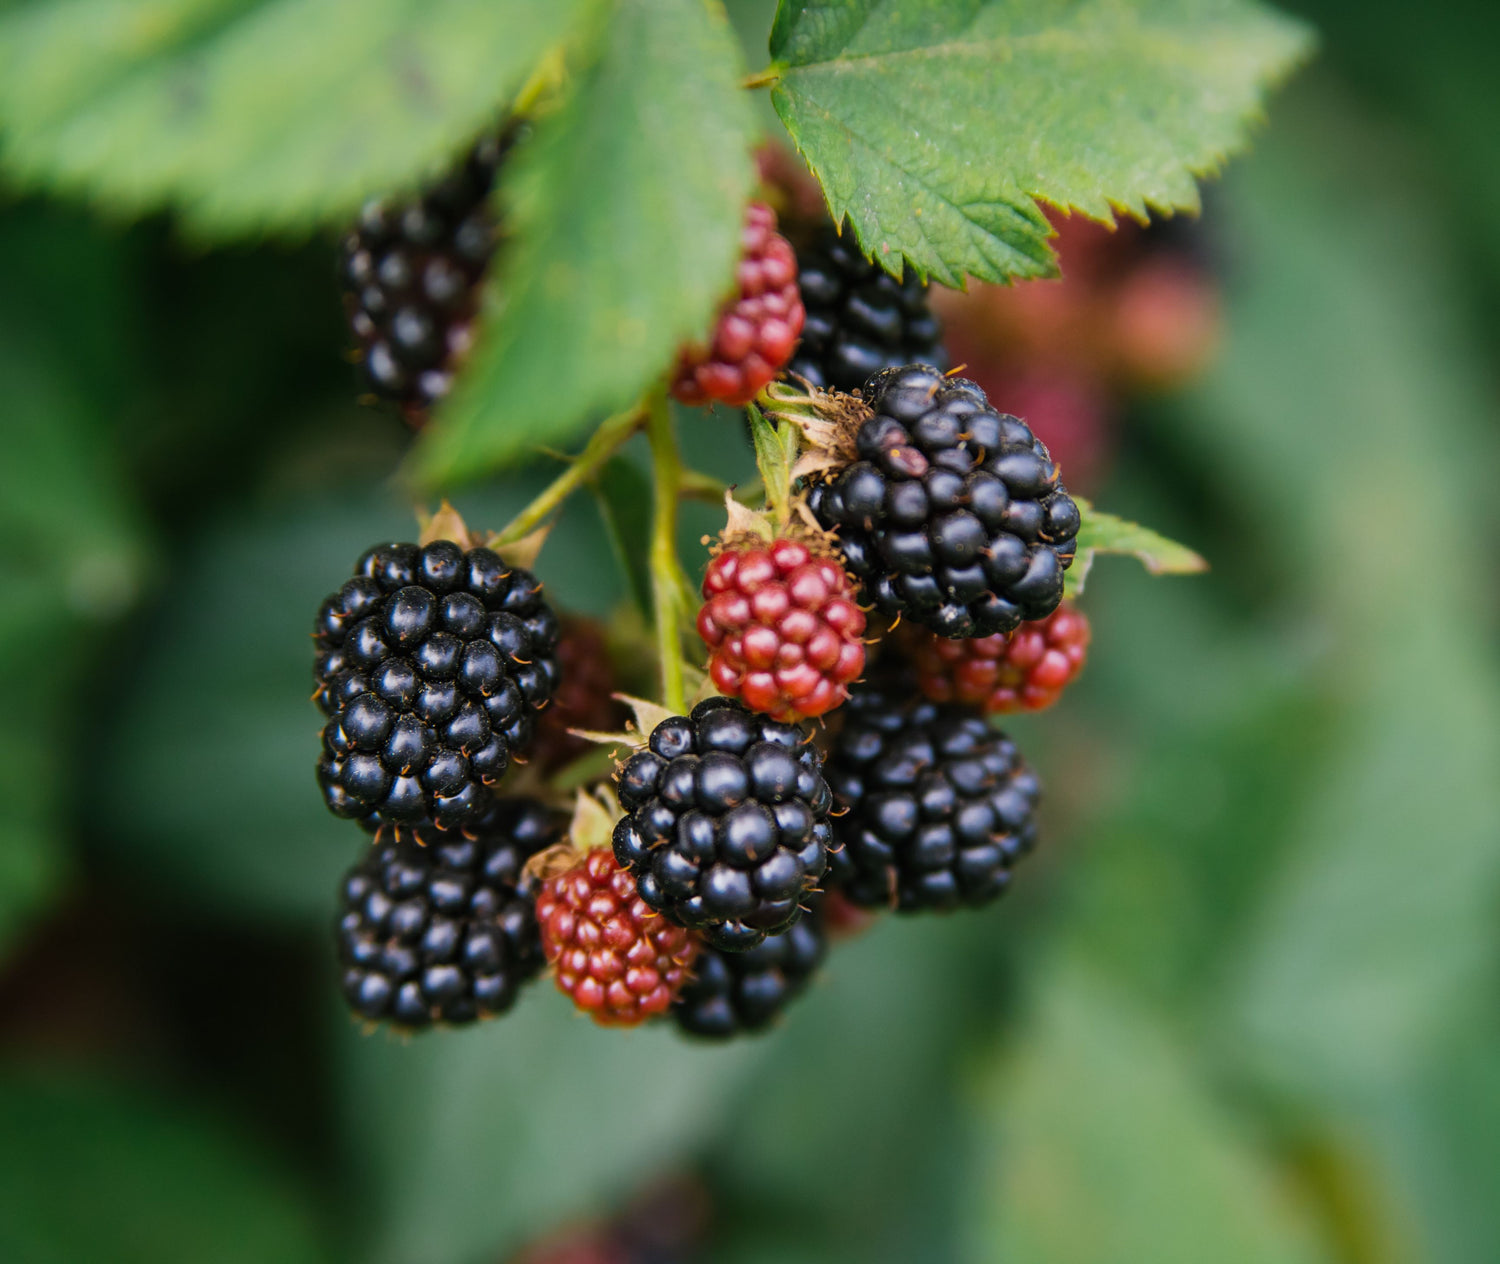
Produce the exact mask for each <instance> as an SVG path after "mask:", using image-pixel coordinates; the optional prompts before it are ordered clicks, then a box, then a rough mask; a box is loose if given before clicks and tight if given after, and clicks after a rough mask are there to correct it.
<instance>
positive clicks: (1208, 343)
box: [1111, 254, 1221, 390]
mask: <svg viewBox="0 0 1500 1264" xmlns="http://www.w3.org/2000/svg"><path fill="white" fill-rule="evenodd" d="M1220 325H1221V313H1220V303H1219V292H1218V287H1217V286H1216V285H1215V284H1214V283H1213V280H1212V279H1211V278H1210V277H1208V276H1206V275H1204V272H1203V270H1202V269H1201V268H1199V267H1198V266H1196V265H1195V264H1194V263H1193V262H1192V261H1191V260H1188V259H1181V258H1174V257H1173V256H1172V255H1170V254H1162V255H1156V256H1153V257H1151V258H1148V259H1145V260H1143V261H1142V262H1141V263H1140V265H1139V266H1137V267H1136V268H1134V269H1133V270H1132V271H1131V272H1130V273H1129V275H1127V276H1126V277H1125V278H1124V279H1123V280H1122V281H1121V282H1120V284H1119V286H1118V287H1117V288H1116V289H1115V292H1114V319H1113V329H1112V335H1111V341H1112V342H1113V345H1114V351H1115V364H1116V366H1117V368H1118V371H1119V375H1120V377H1121V379H1122V380H1123V381H1124V382H1125V383H1126V384H1127V385H1129V386H1134V387H1138V388H1141V389H1146V390H1170V389H1171V388H1172V387H1174V386H1180V385H1182V384H1183V383H1184V382H1187V381H1190V380H1191V379H1192V378H1193V377H1194V376H1196V375H1197V374H1198V373H1200V372H1202V370H1203V369H1204V368H1206V367H1207V366H1208V364H1209V362H1210V361H1211V360H1212V359H1213V355H1214V352H1215V351H1216V350H1217V349H1218V345H1219V337H1220Z"/></svg>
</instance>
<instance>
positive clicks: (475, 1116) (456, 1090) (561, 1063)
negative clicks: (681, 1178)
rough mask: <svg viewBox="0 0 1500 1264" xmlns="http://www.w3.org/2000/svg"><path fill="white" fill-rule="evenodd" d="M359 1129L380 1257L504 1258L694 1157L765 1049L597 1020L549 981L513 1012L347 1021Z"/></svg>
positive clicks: (375, 1251) (415, 1260) (353, 1137)
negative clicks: (448, 1028) (455, 1026)
mask: <svg viewBox="0 0 1500 1264" xmlns="http://www.w3.org/2000/svg"><path fill="white" fill-rule="evenodd" d="M348 1030H349V1031H350V1039H349V1040H348V1041H347V1042H346V1044H345V1051H344V1052H345V1056H346V1058H347V1060H348V1075H347V1076H346V1077H345V1084H344V1088H345V1093H346V1100H345V1111H344V1117H345V1124H346V1128H347V1135H348V1141H349V1150H350V1153H352V1154H353V1155H354V1156H356V1160H357V1162H358V1164H359V1167H360V1177H359V1181H358V1185H357V1188H358V1190H359V1192H360V1196H361V1199H362V1200H363V1203H364V1209H363V1216H362V1223H364V1224H366V1225H368V1226H369V1229H370V1237H371V1242H370V1254H369V1258H370V1260H371V1261H372V1264H385V1262H386V1261H389V1262H390V1264H464V1262H465V1261H471V1260H480V1259H503V1258H506V1255H507V1252H508V1251H509V1250H512V1249H514V1248H515V1247H516V1246H517V1245H519V1243H521V1242H522V1241H524V1240H525V1239H527V1238H529V1237H532V1236H534V1235H536V1234H539V1233H541V1232H542V1231H544V1230H547V1229H550V1228H553V1227H555V1226H556V1225H557V1224H558V1223H559V1222H561V1221H562V1220H564V1219H566V1218H568V1217H576V1216H581V1215H585V1214H594V1213H597V1212H598V1211H599V1210H600V1209H601V1208H603V1207H604V1206H606V1205H608V1203H609V1202H611V1201H614V1200H618V1199H621V1198H623V1197H624V1196H625V1195H627V1194H629V1193H631V1192H633V1191H634V1190H635V1188H636V1187H637V1186H638V1185H639V1184H640V1183H641V1181H642V1180H643V1179H644V1178H647V1177H649V1176H650V1175H652V1174H654V1173H656V1172H659V1171H661V1170H662V1169H663V1168H668V1167H670V1166H672V1165H673V1164H674V1163H675V1162H678V1161H682V1160H685V1159H687V1158H688V1157H690V1156H691V1155H692V1153H693V1152H694V1151H695V1150H696V1149H697V1147H698V1146H699V1145H700V1144H701V1142H702V1140H703V1138H704V1137H705V1135H707V1134H708V1133H709V1132H710V1131H711V1130H712V1129H714V1128H715V1127H716V1126H718V1124H719V1123H720V1121H721V1118H722V1112H723V1108H724V1103H725V1101H726V1100H727V1099H728V1097H729V1096H730V1094H731V1092H732V1089H733V1086H734V1085H735V1084H736V1083H737V1082H738V1081H739V1080H740V1079H741V1078H742V1077H743V1075H744V1073H745V1070H746V1069H747V1067H748V1066H750V1065H751V1064H753V1063H754V1062H755V1061H756V1060H757V1058H758V1057H759V1056H760V1054H761V1050H760V1049H759V1048H758V1047H757V1046H755V1045H753V1044H743V1045H740V1046H738V1047H732V1048H703V1047H699V1046H694V1045H689V1044H688V1043H686V1042H685V1041H684V1040H683V1039H682V1038H681V1037H680V1036H678V1035H677V1033H676V1031H675V1029H674V1028H672V1027H671V1026H670V1025H666V1026H653V1027H647V1028H642V1029H639V1030H635V1031H624V1032H622V1031H618V1030H607V1029H604V1028H600V1027H597V1026H595V1025H594V1024H593V1023H592V1022H590V1021H589V1020H588V1019H587V1018H585V1017H584V1016H583V1015H581V1014H579V1013H578V1012H577V1011H576V1010H574V1009H573V1008H572V1006H571V1005H570V1004H569V1003H568V1002H567V1001H566V1000H565V999H564V998H563V997H562V996H560V995H559V994H558V993H557V991H556V989H555V988H553V987H552V985H551V984H550V982H548V981H547V980H545V979H543V980H541V981H540V982H538V983H536V984H534V985H533V986H532V989H531V990H530V991H529V992H528V993H526V994H524V995H523V997H522V999H521V1002H520V1004H519V1005H518V1007H517V1009H516V1012H515V1013H513V1014H511V1015H509V1016H507V1017H506V1018H505V1019H503V1020H502V1021H500V1022H497V1023H491V1024H486V1025H484V1026H481V1027H479V1028H477V1029H472V1030H468V1031H463V1032H450V1033H442V1032H437V1033H432V1034H430V1035H425V1036H421V1037H417V1038H414V1039H412V1040H410V1041H407V1042H397V1041H395V1040H392V1039H390V1038H389V1037H386V1036H384V1035H374V1036H370V1037H367V1038H361V1037H358V1036H356V1035H355V1034H354V1033H353V1029H352V1026H351V1027H348Z"/></svg>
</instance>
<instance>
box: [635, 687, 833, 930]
mask: <svg viewBox="0 0 1500 1264" xmlns="http://www.w3.org/2000/svg"><path fill="white" fill-rule="evenodd" d="M821 769H822V757H821V756H820V755H819V754H818V752H817V750H816V749H815V748H814V747H813V746H812V745H811V743H810V742H809V741H808V738H807V735H806V734H805V733H803V731H802V730H801V729H800V728H797V727H795V726H794V725H790V724H779V723H777V722H776V721H775V720H771V719H769V718H767V717H766V716H763V715H757V714H756V713H755V712H753V711H750V710H748V709H747V708H746V707H745V706H744V705H743V704H741V703H739V702H736V701H734V700H733V699H731V698H709V699H707V700H706V701H704V702H700V703H699V704H698V705H697V706H696V707H694V708H693V712H692V714H691V715H690V716H680V715H679V716H673V717H672V718H670V719H667V720H663V721H662V722H661V723H660V724H658V725H657V726H656V728H655V729H654V730H653V731H652V733H651V740H650V742H649V743H648V746H647V749H645V750H642V751H639V752H637V753H636V754H635V755H632V756H631V757H630V759H628V760H627V761H626V762H625V765H624V766H623V767H622V768H621V769H620V773H619V778H618V781H619V791H620V803H621V805H622V806H623V807H624V809H625V811H626V813H627V815H625V816H624V817H622V818H621V819H620V821H619V823H618V824H617V825H616V826H615V833H614V846H615V857H616V859H618V860H619V862H620V864H621V865H622V866H623V867H624V868H626V869H629V870H630V872H631V873H632V874H633V875H634V876H635V880H636V889H637V890H638V891H639V892H640V896H641V898H642V899H643V900H645V902H646V904H647V905H648V906H649V907H651V908H653V909H655V910H656V911H657V912H659V913H661V914H662V915H663V916H665V917H666V918H667V919H668V920H670V921H672V922H674V923H676V924H677V925H679V926H686V927H689V928H690V929H694V930H697V931H698V932H699V933H700V934H701V935H702V936H703V939H704V940H705V942H707V943H708V944H710V945H712V946H713V947H716V948H723V949H726V950H727V951H730V952H742V951H744V950H745V949H747V948H752V947H754V946H755V945H756V944H758V943H760V942H761V941H762V940H763V939H765V937H766V936H767V935H774V934H776V933H777V932H779V931H782V930H785V929H786V928H787V927H788V926H790V925H791V924H792V923H793V922H795V921H796V920H797V918H798V916H799V915H800V914H801V911H802V908H801V905H802V902H803V901H804V900H805V899H806V897H807V895H808V893H809V892H810V891H811V890H812V888H813V887H814V885H815V884H816V883H817V881H818V879H819V878H821V877H822V876H823V872H824V869H825V868H826V867H827V863H828V839H829V826H828V808H829V805H830V803H831V801H832V800H831V798H830V796H829V793H828V785H827V783H826V782H824V780H823V776H822V771H821Z"/></svg>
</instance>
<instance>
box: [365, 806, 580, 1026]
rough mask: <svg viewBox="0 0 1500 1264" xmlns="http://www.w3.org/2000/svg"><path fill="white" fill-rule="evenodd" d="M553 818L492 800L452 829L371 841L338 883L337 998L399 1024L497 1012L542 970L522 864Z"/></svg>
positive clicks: (547, 837) (550, 834)
mask: <svg viewBox="0 0 1500 1264" xmlns="http://www.w3.org/2000/svg"><path fill="white" fill-rule="evenodd" d="M563 824H564V820H563V819H562V818H561V817H559V816H558V815H557V814H555V813H553V812H551V811H549V810H548V809H546V808H544V807H542V806H541V805H540V804H538V803H535V802H532V801H531V800H526V799H499V800H495V801H493V802H492V803H491V804H490V805H489V807H488V808H487V809H486V811H485V813H484V815H483V816H482V817H480V818H479V819H478V820H476V821H474V822H473V823H472V824H471V825H469V826H467V827H465V828H464V829H463V830H462V831H458V830H453V831H449V832H447V833H439V832H437V831H435V830H432V829H429V828H427V827H422V828H419V829H417V830H414V831H412V832H410V833H404V834H402V835H400V836H397V835H396V834H395V833H394V831H392V832H390V833H389V834H384V833H383V834H382V835H381V836H380V837H378V838H377V839H376V843H375V846H374V847H373V848H371V849H370V851H369V852H367V853H366V855H365V857H364V859H362V860H361V861H360V863H359V864H358V865H356V866H355V867H354V868H353V869H351V870H350V871H349V873H348V874H347V875H346V876H345V878H344V886H343V914H342V917H341V918H340V920H339V924H338V943H339V960H340V962H341V963H342V965H343V969H344V979H343V990H344V998H345V1000H347V1001H348V1003H349V1008H350V1009H351V1010H353V1012H354V1013H355V1014H356V1015H357V1016H358V1017H360V1018H364V1019H368V1020H369V1021H371V1022H388V1023H391V1024H393V1025H394V1026H397V1027H402V1028H412V1029H414V1028H421V1027H428V1026H431V1025H432V1024H433V1023H470V1022H473V1021H475V1020H476V1019H480V1018H491V1017H494V1016H495V1015H497V1014H503V1013H504V1012H505V1011H506V1010H508V1009H509V1008H510V1007H511V1005H512V1003H513V1002H514V1001H515V999H516V993H517V990H518V989H519V988H520V986H521V984H523V983H525V982H526V981H527V980H528V979H530V978H532V977H533V976H535V975H536V974H537V973H538V972H539V971H540V970H541V968H542V965H543V956H542V945H541V940H540V938H539V937H538V934H537V925H536V917H535V913H534V909H533V901H534V899H535V895H536V892H535V883H533V882H532V880H531V879H529V878H527V877H526V876H525V875H524V872H523V870H524V867H525V864H526V861H527V860H528V859H529V858H530V857H531V856H532V855H533V854H535V853H536V852H538V851H540V850H541V849H542V848H544V847H547V846H549V845H550V844H552V843H554V842H556V841H557V839H558V838H559V837H560V835H561V832H562V827H563Z"/></svg>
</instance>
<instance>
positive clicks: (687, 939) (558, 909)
mask: <svg viewBox="0 0 1500 1264" xmlns="http://www.w3.org/2000/svg"><path fill="white" fill-rule="evenodd" d="M536 916H537V922H538V923H539V925H540V926H541V932H542V950H543V951H544V952H545V953H546V954H547V960H548V961H549V962H550V963H551V964H552V967H553V969H554V970H555V972H556V978H557V986H558V990H559V991H561V992H563V993H564V994H565V995H566V996H569V997H571V998H572V1001H573V1004H574V1005H576V1006H578V1008H579V1009H581V1010H583V1011H584V1012H585V1013H586V1014H588V1015H589V1016H590V1017H591V1018H593V1020H594V1021H595V1022H596V1023H602V1024H604V1025H605V1026H613V1027H633V1026H634V1025H635V1024H637V1023H642V1022H645V1020H646V1019H648V1018H651V1017H653V1016H654V1015H657V1014H664V1013H666V1012H667V1007H668V1006H669V1005H671V1004H672V1000H673V998H674V997H676V995H677V994H678V992H680V991H681V990H682V985H683V984H684V983H686V982H687V979H688V974H689V970H690V967H691V966H692V964H693V961H694V959H695V958H696V957H697V955H698V947H699V945H698V940H697V938H696V936H694V935H693V934H692V932H691V931H688V930H684V929H683V928H682V927H681V926H677V925H675V924H674V923H672V922H669V921H667V919H666V918H665V917H663V916H662V915H661V914H660V913H654V912H652V911H651V910H650V909H649V908H647V907H646V902H645V901H644V900H642V899H641V897H640V895H639V894H638V893H637V891H636V889H635V879H634V878H633V877H631V876H630V874H629V873H628V872H627V871H626V870H624V869H622V868H621V867H620V865H619V862H618V861H616V860H615V857H614V853H613V852H611V851H610V849H609V848H608V847H596V848H594V849H593V850H592V851H590V852H589V853H588V854H587V855H585V856H581V857H579V860H578V863H577V864H576V865H574V866H573V867H572V868H571V869H567V870H565V871H564V872H562V873H560V874H557V875H555V876H554V877H551V878H548V879H547V881H546V882H545V883H544V884H543V886H542V889H541V892H540V893H539V894H538V896H537V900H536Z"/></svg>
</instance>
